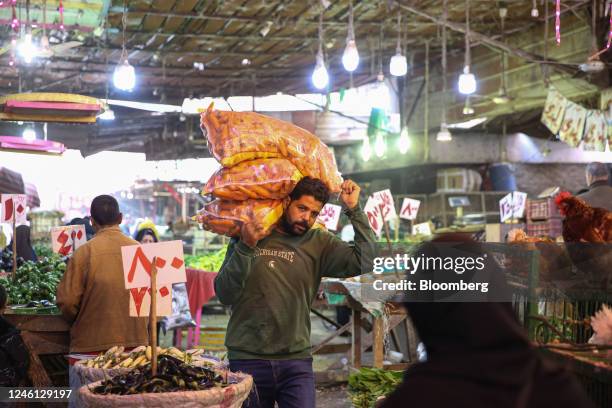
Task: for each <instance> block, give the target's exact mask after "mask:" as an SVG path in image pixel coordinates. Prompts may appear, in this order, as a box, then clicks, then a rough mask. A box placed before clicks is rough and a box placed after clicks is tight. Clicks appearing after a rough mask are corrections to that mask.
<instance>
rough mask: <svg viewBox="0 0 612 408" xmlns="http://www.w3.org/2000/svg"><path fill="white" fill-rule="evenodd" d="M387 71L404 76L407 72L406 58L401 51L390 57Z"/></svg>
mask: <svg viewBox="0 0 612 408" xmlns="http://www.w3.org/2000/svg"><path fill="white" fill-rule="evenodd" d="M389 71H390V72H391V75H393V76H404V75H406V74H407V73H408V60H407V59H406V57H405V56H404V55H402V53H401V51H400V52H398V53H397V54H395V55H394V56H392V57H391V63H390V64H389Z"/></svg>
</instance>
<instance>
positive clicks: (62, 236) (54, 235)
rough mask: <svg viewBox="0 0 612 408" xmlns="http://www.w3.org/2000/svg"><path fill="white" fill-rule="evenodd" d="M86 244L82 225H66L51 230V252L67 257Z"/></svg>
mask: <svg viewBox="0 0 612 408" xmlns="http://www.w3.org/2000/svg"><path fill="white" fill-rule="evenodd" d="M85 242H87V236H86V235H85V226H84V225H66V226H64V227H54V228H51V246H52V248H53V252H55V253H56V254H60V255H62V256H68V255H70V254H72V253H74V251H76V250H77V249H78V248H79V247H80V246H81V245H83V244H84V243H85Z"/></svg>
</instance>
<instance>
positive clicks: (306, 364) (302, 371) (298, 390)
mask: <svg viewBox="0 0 612 408" xmlns="http://www.w3.org/2000/svg"><path fill="white" fill-rule="evenodd" d="M230 370H231V371H241V372H243V373H247V374H250V375H252V376H253V381H254V383H255V384H254V386H253V390H252V391H251V394H250V395H249V398H248V399H247V400H246V401H245V402H244V404H243V405H242V406H243V408H274V402H275V401H276V402H277V403H278V406H279V408H314V406H315V384H314V372H313V371H312V358H305V359H299V360H230Z"/></svg>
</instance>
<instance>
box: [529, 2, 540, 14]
mask: <svg viewBox="0 0 612 408" xmlns="http://www.w3.org/2000/svg"><path fill="white" fill-rule="evenodd" d="M539 16H540V12H539V11H538V5H537V4H536V0H533V6H532V7H531V17H533V18H538V17H539Z"/></svg>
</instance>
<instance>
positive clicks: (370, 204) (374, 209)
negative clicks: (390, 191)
mask: <svg viewBox="0 0 612 408" xmlns="http://www.w3.org/2000/svg"><path fill="white" fill-rule="evenodd" d="M363 212H365V214H366V216H367V217H368V223H369V224H370V228H372V231H374V233H375V234H376V235H377V236H380V234H381V232H382V229H383V223H384V222H385V220H384V218H383V216H382V211H381V210H380V206H379V202H378V200H377V199H375V198H373V197H370V198H368V201H367V202H366V205H365V207H363Z"/></svg>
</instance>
